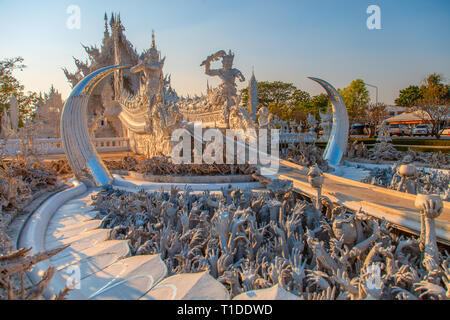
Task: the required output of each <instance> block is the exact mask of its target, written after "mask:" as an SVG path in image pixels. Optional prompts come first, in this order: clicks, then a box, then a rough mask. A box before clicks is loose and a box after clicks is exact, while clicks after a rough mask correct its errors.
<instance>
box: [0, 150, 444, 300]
mask: <svg viewBox="0 0 450 320" xmlns="http://www.w3.org/2000/svg"><path fill="white" fill-rule="evenodd" d="M135 161H136V160H133V159H125V160H124V161H119V162H109V163H108V166H110V168H111V169H113V168H115V169H122V170H123V169H129V167H130V166H131V164H133V167H134V165H135ZM166 161H167V159H166ZM166 164H167V162H165V161H164V160H163V159H149V160H147V162H145V164H144V163H142V164H141V165H140V167H139V168H141V169H140V170H138V171H140V172H143V173H148V172H152V173H167V172H166V171H164V170H168V169H167V168H168V167H170V166H167V165H166ZM1 170H2V172H3V174H2V183H1V189H0V191H1V193H0V197H1V201H2V202H1V204H2V206H1V209H2V212H1V219H2V229H0V240H1V243H0V245H1V247H0V250H1V252H0V254H1V256H0V294H1V296H0V297H1V299H36V298H40V297H41V296H42V294H43V292H44V291H45V289H46V286H47V285H48V283H49V282H50V280H51V277H52V275H53V273H54V272H55V271H54V270H53V269H52V268H50V269H49V270H48V271H47V272H46V274H44V275H43V276H42V281H41V282H39V283H38V284H35V285H31V284H29V283H27V281H26V279H24V272H25V271H26V270H29V268H30V267H32V266H33V265H34V264H36V263H38V262H40V261H42V260H45V259H49V258H50V257H52V256H53V255H55V254H57V253H59V252H60V251H61V250H63V249H64V247H60V248H55V249H53V250H50V251H46V252H41V253H37V254H28V252H29V248H24V249H20V250H12V249H11V243H10V239H9V237H8V235H7V234H6V233H5V232H4V231H5V230H6V226H7V223H8V222H10V221H11V220H12V219H13V217H15V216H17V215H20V214H23V213H24V211H26V207H27V205H29V204H30V203H31V202H32V200H33V199H34V198H36V194H39V192H41V193H42V192H43V191H45V192H48V191H51V190H55V189H57V188H58V187H61V185H63V184H64V182H63V181H62V180H63V179H62V178H67V177H68V176H70V168H68V167H67V163H65V162H64V161H57V162H50V163H46V164H43V163H41V162H39V161H35V160H28V161H22V162H14V161H13V162H6V161H3V162H2V168H1ZM178 170H181V171H184V172H188V173H187V174H190V175H192V174H194V173H192V172H190V171H189V168H187V167H186V168H178ZM197 170H199V172H197V174H213V172H214V171H219V172H218V173H220V174H226V172H228V173H233V172H236V171H239V170H244V171H245V173H248V172H247V170H250V169H249V168H247V167H245V168H234V169H232V168H228V169H227V170H228V171H227V170H226V169H225V168H216V169H211V168H209V169H205V168H203V169H202V170H205V172H203V173H202V170H200V169H197ZM251 172H253V171H249V173H251ZM58 174H59V178H58ZM93 201H94V202H93V205H94V206H95V207H96V208H97V210H98V211H99V213H98V217H97V218H98V219H101V220H102V223H101V228H108V229H111V230H112V231H111V235H110V238H111V239H112V240H122V239H123V240H125V239H126V240H129V245H130V249H131V252H132V255H145V254H160V255H161V257H162V259H163V260H164V262H165V264H166V265H167V267H168V270H169V275H174V274H180V273H196V272H201V271H209V273H210V274H211V276H213V277H214V278H215V279H217V280H218V281H220V282H221V283H223V284H224V285H225V286H226V288H227V289H228V290H229V292H230V295H231V296H232V297H234V296H237V295H239V294H241V293H244V292H248V291H252V290H258V289H264V288H269V287H273V286H274V285H279V286H280V287H281V288H283V289H284V290H286V291H288V292H289V293H291V294H293V295H296V296H298V297H300V298H302V299H305V300H311V299H314V300H322V299H323V300H330V299H339V300H346V299H389V300H391V299H408V300H411V299H413V300H415V299H448V298H450V270H449V263H450V255H449V253H448V252H447V251H446V250H444V248H438V247H437V244H436V235H435V234H434V232H435V231H434V229H433V228H428V229H427V228H424V229H423V234H422V235H421V236H420V237H415V236H411V235H408V234H406V233H402V232H399V231H398V230H395V229H393V228H392V227H391V226H390V225H389V223H387V222H386V221H385V220H379V219H376V218H373V217H370V216H368V215H366V214H364V213H363V212H357V213H354V212H350V211H348V210H346V209H345V208H343V207H339V206H336V205H333V204H332V203H331V202H330V201H329V200H328V199H327V198H326V197H323V198H322V199H321V202H322V206H321V209H320V210H319V209H317V208H316V205H315V204H313V203H312V202H311V200H310V199H307V198H303V197H302V196H301V195H299V194H296V193H295V192H293V190H292V184H291V183H290V182H289V181H283V180H273V182H272V183H271V184H269V185H268V186H267V189H266V190H260V191H251V190H248V189H244V190H242V189H239V188H232V187H229V188H223V189H222V191H221V192H208V191H206V192H199V191H197V192H194V191H192V190H191V189H190V188H185V189H182V190H180V189H177V188H172V190H171V191H170V192H163V191H156V192H155V191H154V192H144V191H141V192H138V193H133V192H127V191H122V190H118V189H114V188H112V187H105V188H103V189H102V190H101V191H100V192H99V193H98V194H97V195H96V196H95V197H94V198H93ZM435 209H436V208H432V207H430V206H428V205H427V204H426V203H424V210H423V212H424V214H425V215H426V218H427V219H428V220H430V221H431V220H432V219H433V218H434V216H435V214H436V213H435V212H434V211H433V210H435ZM374 277H375V278H374ZM67 292H68V289H67V290H63V291H62V292H61V293H60V294H59V295H57V296H54V297H53V299H63V298H64V296H65V294H66V293H67Z"/></svg>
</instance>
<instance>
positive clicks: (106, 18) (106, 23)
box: [104, 12, 109, 39]
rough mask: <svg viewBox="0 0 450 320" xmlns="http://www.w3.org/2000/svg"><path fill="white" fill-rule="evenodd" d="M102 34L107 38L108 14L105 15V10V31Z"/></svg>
mask: <svg viewBox="0 0 450 320" xmlns="http://www.w3.org/2000/svg"><path fill="white" fill-rule="evenodd" d="M104 35H105V39H108V38H109V28H108V16H107V14H106V12H105V33H104Z"/></svg>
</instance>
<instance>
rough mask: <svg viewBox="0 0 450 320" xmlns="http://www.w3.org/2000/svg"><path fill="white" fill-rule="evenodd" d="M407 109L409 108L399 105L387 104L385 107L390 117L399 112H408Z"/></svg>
mask: <svg viewBox="0 0 450 320" xmlns="http://www.w3.org/2000/svg"><path fill="white" fill-rule="evenodd" d="M406 110H407V108H406V107H399V106H386V108H385V111H386V115H387V116H388V117H395V116H398V115H399V114H402V113H404V112H406Z"/></svg>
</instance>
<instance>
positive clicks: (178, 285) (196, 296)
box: [140, 271, 230, 300]
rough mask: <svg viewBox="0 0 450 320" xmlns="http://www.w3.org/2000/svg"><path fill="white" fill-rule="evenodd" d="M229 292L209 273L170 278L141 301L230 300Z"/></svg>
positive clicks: (187, 274)
mask: <svg viewBox="0 0 450 320" xmlns="http://www.w3.org/2000/svg"><path fill="white" fill-rule="evenodd" d="M229 299H230V295H229V293H228V290H227V289H226V288H225V287H224V285H223V284H221V283H220V282H219V281H217V280H216V279H214V278H213V277H211V275H210V274H209V272H208V271H205V272H200V273H185V274H178V275H174V276H172V277H169V278H167V279H165V280H163V281H161V282H160V283H159V284H158V285H157V286H156V287H154V288H153V289H152V290H150V291H149V292H147V293H146V294H145V295H144V296H143V297H142V298H140V300H229Z"/></svg>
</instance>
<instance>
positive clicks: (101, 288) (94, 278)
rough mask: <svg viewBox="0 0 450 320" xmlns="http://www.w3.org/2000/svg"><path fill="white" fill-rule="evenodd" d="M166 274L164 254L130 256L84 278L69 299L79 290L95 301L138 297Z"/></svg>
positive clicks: (134, 298)
mask: <svg viewBox="0 0 450 320" xmlns="http://www.w3.org/2000/svg"><path fill="white" fill-rule="evenodd" d="M166 275H167V267H166V265H165V263H164V262H163V261H162V260H161V258H160V255H151V256H150V255H146V256H135V257H131V258H126V259H122V260H119V261H117V262H115V263H113V264H112V265H110V266H108V267H106V268H105V269H103V270H102V271H99V272H96V273H95V274H91V275H90V276H88V277H86V278H84V279H83V280H81V284H80V288H79V289H74V290H73V291H72V292H71V293H69V295H68V297H67V298H68V299H71V298H72V297H74V296H77V295H76V293H77V292H75V291H76V290H78V291H80V292H81V293H82V294H83V296H85V297H86V298H88V299H93V300H105V299H106V300H111V299H120V300H136V299H139V298H141V297H142V296H144V295H145V294H146V293H147V292H148V291H149V290H150V289H152V288H153V287H154V286H155V285H156V284H157V283H159V282H160V281H161V280H162V279H163V278H164V277H166ZM66 277H68V275H66Z"/></svg>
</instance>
